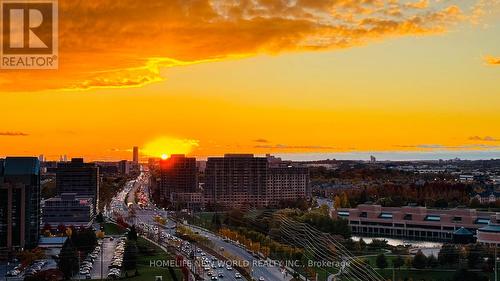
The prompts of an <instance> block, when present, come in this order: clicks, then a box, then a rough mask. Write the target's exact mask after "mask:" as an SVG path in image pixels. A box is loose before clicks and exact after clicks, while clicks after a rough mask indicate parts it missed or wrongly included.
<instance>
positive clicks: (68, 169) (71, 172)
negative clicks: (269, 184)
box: [56, 158, 100, 212]
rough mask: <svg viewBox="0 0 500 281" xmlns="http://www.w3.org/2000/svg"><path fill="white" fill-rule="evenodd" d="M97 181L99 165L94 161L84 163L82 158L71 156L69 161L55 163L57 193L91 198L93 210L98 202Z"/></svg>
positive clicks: (98, 181) (95, 209)
mask: <svg viewBox="0 0 500 281" xmlns="http://www.w3.org/2000/svg"><path fill="white" fill-rule="evenodd" d="M99 183H100V179H99V167H98V166H97V165H96V164H95V163H84V162H83V159H82V158H73V159H71V162H64V163H58V165H57V171H56V191H57V194H58V195H61V194H63V193H75V194H76V195H77V196H78V197H87V198H92V202H93V204H94V205H93V206H94V212H96V211H97V207H98V204H99Z"/></svg>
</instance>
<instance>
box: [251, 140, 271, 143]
mask: <svg viewBox="0 0 500 281" xmlns="http://www.w3.org/2000/svg"><path fill="white" fill-rule="evenodd" d="M254 142H259V143H268V142H269V141H268V140H266V139H256V140H254Z"/></svg>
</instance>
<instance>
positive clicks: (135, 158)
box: [132, 146, 139, 164]
mask: <svg viewBox="0 0 500 281" xmlns="http://www.w3.org/2000/svg"><path fill="white" fill-rule="evenodd" d="M132 162H134V163H135V164H138V163H139V148H138V147H137V146H134V148H133V156H132Z"/></svg>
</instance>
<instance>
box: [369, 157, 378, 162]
mask: <svg viewBox="0 0 500 281" xmlns="http://www.w3.org/2000/svg"><path fill="white" fill-rule="evenodd" d="M370 162H371V163H375V162H377V158H375V156H373V155H371V156H370Z"/></svg>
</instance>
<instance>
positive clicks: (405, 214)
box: [332, 204, 500, 241]
mask: <svg viewBox="0 0 500 281" xmlns="http://www.w3.org/2000/svg"><path fill="white" fill-rule="evenodd" d="M493 215H495V213H493V212H480V211H477V210H475V209H465V208H456V209H445V210H444V209H427V208H425V207H417V206H405V207H382V206H380V205H369V204H361V205H358V206H357V207H356V208H351V209H338V210H333V211H332V216H335V217H341V218H345V219H347V220H348V221H349V226H350V228H351V231H352V232H353V233H354V234H358V235H366V236H388V237H399V238H406V239H415V240H436V241H451V240H452V239H453V233H454V232H455V231H456V230H458V229H460V228H461V227H464V228H466V229H468V230H469V231H471V232H473V233H474V234H475V233H476V232H477V230H478V229H480V228H483V227H485V226H487V225H488V224H489V223H490V219H491V216H493ZM499 230H500V227H499ZM499 238H500V237H499ZM499 241H500V240H499Z"/></svg>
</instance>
